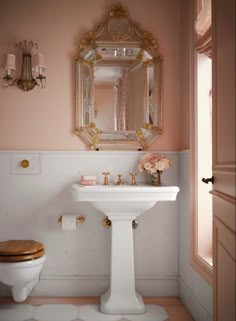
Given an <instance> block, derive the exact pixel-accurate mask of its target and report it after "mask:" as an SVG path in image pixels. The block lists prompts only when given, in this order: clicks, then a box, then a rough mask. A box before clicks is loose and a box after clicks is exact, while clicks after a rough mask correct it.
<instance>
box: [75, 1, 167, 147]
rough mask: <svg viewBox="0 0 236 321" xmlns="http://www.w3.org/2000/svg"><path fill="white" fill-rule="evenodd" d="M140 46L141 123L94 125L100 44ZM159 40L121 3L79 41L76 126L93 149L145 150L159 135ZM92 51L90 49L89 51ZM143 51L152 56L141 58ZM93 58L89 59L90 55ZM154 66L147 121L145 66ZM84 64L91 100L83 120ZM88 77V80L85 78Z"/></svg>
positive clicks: (147, 93) (125, 46)
mask: <svg viewBox="0 0 236 321" xmlns="http://www.w3.org/2000/svg"><path fill="white" fill-rule="evenodd" d="M114 46H115V47H117V48H137V47H138V48H140V51H139V53H138V55H137V56H136V59H137V60H139V61H140V62H141V61H142V62H143V68H144V93H146V95H144V107H143V115H144V124H143V127H141V128H137V129H136V131H114V132H107V131H102V129H99V128H97V127H96V123H95V121H94V113H95V111H94V66H95V65H96V63H97V62H99V61H101V59H102V57H101V55H100V54H99V53H98V50H99V49H101V48H114ZM157 49H158V44H157V41H156V39H154V37H153V35H152V34H151V33H149V32H143V31H141V30H140V29H139V27H138V25H137V24H136V23H135V22H133V21H132V20H130V18H129V12H128V10H127V8H126V7H125V6H122V5H121V4H117V5H113V6H112V7H111V9H110V10H109V12H108V17H107V18H106V19H105V20H104V22H102V23H101V24H100V25H98V27H97V29H96V30H95V31H90V32H88V33H87V34H85V36H84V37H83V39H82V40H81V42H80V45H79V52H78V54H77V56H76V129H75V134H76V135H78V136H80V137H81V138H82V139H83V140H84V141H85V142H86V143H87V144H88V146H89V147H90V149H92V150H146V149H148V147H149V146H150V144H151V143H152V142H153V141H154V139H156V137H158V136H160V135H161V134H162V132H163V129H162V60H163V58H162V56H161V55H160V54H159V52H158V50H157ZM91 51H92V53H91ZM145 51H146V52H147V53H148V54H149V55H151V56H152V59H149V60H146V61H144V60H143V57H144V54H145ZM91 54H92V55H93V59H88V57H89V55H91ZM149 65H152V66H153V68H154V77H153V78H154V79H153V84H154V85H153V91H152V94H153V105H154V107H153V113H154V119H153V123H152V124H150V123H149V86H148V77H147V68H148V66H149ZM84 66H88V67H89V69H88V70H89V73H88V74H89V75H88V78H89V84H90V88H89V89H90V93H89V95H90V97H89V98H90V100H89V104H88V109H89V123H88V124H84V123H83V122H84V118H83V112H84V72H83V68H84ZM87 81H88V80H87Z"/></svg>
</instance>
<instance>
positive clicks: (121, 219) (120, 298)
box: [100, 213, 145, 314]
mask: <svg viewBox="0 0 236 321" xmlns="http://www.w3.org/2000/svg"><path fill="white" fill-rule="evenodd" d="M125 214H126V213H124V216H123V215H122V216H121V215H119V216H111V217H109V219H110V220H111V222H112V243H111V279H110V288H109V290H108V291H107V292H105V293H104V294H103V295H102V296H101V300H100V303H101V305H100V309H101V312H103V313H107V314H141V313H144V312H145V305H144V303H143V299H142V297H141V295H139V294H138V293H137V292H136V291H135V276H134V248H133V229H132V221H133V220H134V219H135V218H136V216H129V215H127V214H126V215H125Z"/></svg>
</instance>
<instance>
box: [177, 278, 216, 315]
mask: <svg viewBox="0 0 236 321" xmlns="http://www.w3.org/2000/svg"><path fill="white" fill-rule="evenodd" d="M179 297H180V299H181V300H182V301H183V303H184V305H185V306H186V308H187V309H188V310H189V312H190V313H191V315H192V317H193V318H194V320H195V321H212V317H211V315H210V314H209V312H208V311H207V310H206V309H205V307H204V306H203V305H202V304H201V302H200V301H199V300H198V299H197V297H196V296H195V295H194V294H193V293H192V291H191V290H190V289H189V288H188V287H187V286H186V284H185V283H184V281H183V280H182V279H181V278H179Z"/></svg>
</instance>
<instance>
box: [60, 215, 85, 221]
mask: <svg viewBox="0 0 236 321" xmlns="http://www.w3.org/2000/svg"><path fill="white" fill-rule="evenodd" d="M84 221H85V218H84V216H79V217H76V222H77V223H84ZM58 222H59V223H61V222H62V216H60V217H58Z"/></svg>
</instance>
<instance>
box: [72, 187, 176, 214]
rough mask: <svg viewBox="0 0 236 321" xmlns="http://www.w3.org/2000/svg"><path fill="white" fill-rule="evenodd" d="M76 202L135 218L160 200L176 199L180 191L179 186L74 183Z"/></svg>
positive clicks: (104, 211) (109, 212)
mask: <svg viewBox="0 0 236 321" xmlns="http://www.w3.org/2000/svg"><path fill="white" fill-rule="evenodd" d="M71 191H72V195H73V199H74V201H75V202H91V203H92V205H93V206H94V207H95V208H96V209H97V210H99V211H101V212H103V213H104V214H106V215H107V216H109V217H111V216H123V215H124V213H127V214H129V215H134V218H136V217H137V216H139V215H140V214H142V213H143V212H146V211H147V210H148V209H150V208H151V207H153V206H154V205H155V204H156V202H159V201H174V200H176V195H177V193H178V191H179V188H178V187H177V186H158V187H157V186H151V185H136V186H130V185H124V186H119V185H107V186H104V185H96V186H81V185H79V184H74V185H72V188H71Z"/></svg>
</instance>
